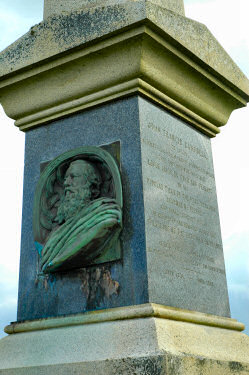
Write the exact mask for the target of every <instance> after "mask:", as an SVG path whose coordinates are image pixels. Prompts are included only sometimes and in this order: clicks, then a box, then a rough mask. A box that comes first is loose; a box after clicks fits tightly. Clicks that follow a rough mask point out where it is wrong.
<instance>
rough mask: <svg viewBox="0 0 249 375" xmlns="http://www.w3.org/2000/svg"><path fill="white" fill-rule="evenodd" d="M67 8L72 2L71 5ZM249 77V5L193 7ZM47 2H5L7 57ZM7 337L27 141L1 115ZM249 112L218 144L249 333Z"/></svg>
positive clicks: (234, 290)
mask: <svg viewBox="0 0 249 375" xmlns="http://www.w3.org/2000/svg"><path fill="white" fill-rule="evenodd" d="M65 1H66V0H65ZM185 11H186V15H187V17H189V18H193V19H195V20H197V21H200V22H202V23H204V24H206V25H207V26H208V27H209V29H210V30H211V32H212V33H213V34H214V35H215V37H216V38H217V39H218V40H219V42H220V43H221V44H222V46H223V47H224V48H225V49H226V50H227V52H228V53H229V54H230V56H231V57H232V58H233V59H234V61H235V62H236V63H237V64H238V65H239V66H240V68H241V69H242V70H243V71H244V73H245V74H246V75H247V76H248V77H249V24H248V14H249V1H248V0H236V1H235V0H185ZM42 13H43V0H0V50H2V49H4V48H5V47H6V46H8V45H9V44H10V43H12V42H13V41H15V40H16V39H17V38H18V37H20V36H21V35H23V34H24V33H25V32H27V31H28V30H29V28H30V27H31V26H32V25H34V24H36V23H38V22H40V21H41V20H42ZM0 122H1V131H2V133H1V134H2V136H1V137H0V154H1V160H2V162H1V163H0V173H1V195H0V207H1V212H0V226H1V251H0V337H1V336H3V327H4V326H5V325H6V324H8V323H9V322H10V321H14V320H16V299H17V283H18V265H19V248H20V231H21V201H22V173H23V172H22V171H23V155H24V134H23V133H21V132H20V131H19V130H18V129H17V128H15V126H14V125H13V121H12V120H11V119H9V118H7V117H6V115H5V114H4V112H3V110H2V109H1V108H0ZM248 139H249V109H247V108H245V109H241V110H237V111H235V112H234V113H233V114H232V116H231V118H230V120H229V122H228V124H227V125H226V126H225V127H224V128H223V129H222V132H221V134H220V135H218V137H217V138H216V139H214V140H213V141H212V145H213V154H214V166H215V175H216V184H217V194H218V202H219V209H220V220H221V230H222V236H223V244H224V253H225V259H226V268H227V279H228V287H229V295H230V304H231V312H232V317H234V318H236V319H238V320H240V321H242V322H244V323H245V324H246V325H247V330H246V332H247V333H248V334H249V194H248V192H249V147H248Z"/></svg>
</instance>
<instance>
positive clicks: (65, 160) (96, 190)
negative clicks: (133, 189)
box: [33, 146, 123, 273]
mask: <svg viewBox="0 0 249 375" xmlns="http://www.w3.org/2000/svg"><path fill="white" fill-rule="evenodd" d="M122 206H123V198H122V184H121V177H120V172H119V169H118V166H117V163H116V161H115V160H114V158H113V157H112V156H111V154H110V153H109V152H107V151H105V150H104V149H102V148H100V147H94V146H85V147H81V148H77V149H75V150H71V151H68V152H66V153H64V154H62V155H60V156H58V157H57V158H56V159H54V160H53V161H51V162H50V163H49V164H48V165H47V166H46V168H45V169H44V170H43V172H42V173H41V176H40V179H39V181H38V185H37V188H36V192H35V201H34V215H33V231H34V239H35V242H36V247H37V249H38V250H39V254H40V261H39V269H40V271H41V272H43V273H49V272H55V271H68V270H72V269H75V268H81V267H85V266H87V265H92V264H100V263H104V262H108V261H113V260H118V259H120V257H121V248H120V243H119V235H120V231H121V229H122Z"/></svg>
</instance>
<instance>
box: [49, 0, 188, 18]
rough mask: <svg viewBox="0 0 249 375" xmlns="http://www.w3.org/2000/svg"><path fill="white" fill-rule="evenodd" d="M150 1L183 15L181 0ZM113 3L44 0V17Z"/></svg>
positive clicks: (106, 1)
mask: <svg viewBox="0 0 249 375" xmlns="http://www.w3.org/2000/svg"><path fill="white" fill-rule="evenodd" d="M152 2H153V3H154V4H157V5H160V6H162V7H164V8H166V9H168V10H172V11H173V12H175V13H179V14H181V15H182V16H184V4H183V0H152ZM115 3H117V2H116V1H115V0H104V1H103V0H70V1H65V0H56V1H54V0H44V19H45V18H48V17H50V16H53V15H56V14H57V15H59V14H63V13H66V12H67V13H70V12H72V11H74V10H77V9H83V8H84V9H86V8H87V7H96V6H106V5H113V4H115ZM122 3H125V0H119V4H122Z"/></svg>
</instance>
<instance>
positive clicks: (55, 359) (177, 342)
mask: <svg viewBox="0 0 249 375" xmlns="http://www.w3.org/2000/svg"><path fill="white" fill-rule="evenodd" d="M241 329H243V325H241V324H239V323H237V322H236V321H235V320H233V319H228V318H220V317H215V316H212V315H208V314H201V313H196V312H191V311H186V310H181V309H174V308H169V307H165V306H161V305H155V304H147V305H139V306H133V307H125V308H116V309H111V310H103V311H98V312H91V313H85V314H78V315H74V316H68V317H65V318H63V317H62V318H54V319H51V318H50V319H43V320H37V321H32V322H26V323H20V324H17V325H15V326H10V327H7V328H6V331H7V332H9V333H11V334H10V335H9V336H8V337H6V338H4V339H2V340H1V342H0V350H1V355H2V357H1V374H3V375H5V374H6V375H7V374H11V375H12V374H13V375H16V374H18V375H19V374H20V375H22V374H28V375H29V374H32V375H33V374H37V375H38V374H39V375H40V374H43V375H47V374H65V375H69V374H74V375H80V374H85V373H86V374H89V375H90V374H101V375H102V374H103V375H104V374H108V375H116V374H127V375H128V374H135V375H140V374H143V375H145V374H146V375H147V374H148V375H176V374H177V375H178V374H179V375H189V374H191V375H192V374H193V375H199V374H202V375H211V374H212V375H214V374H215V375H233V374H235V373H236V374H239V375H246V374H248V371H249V364H248V354H249V348H248V336H247V335H244V334H241V333H240V332H239V331H240V330H241ZM13 331H14V332H18V333H13ZM10 358H11V359H10Z"/></svg>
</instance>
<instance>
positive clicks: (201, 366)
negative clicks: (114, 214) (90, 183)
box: [0, 0, 249, 375]
mask: <svg viewBox="0 0 249 375" xmlns="http://www.w3.org/2000/svg"><path fill="white" fill-rule="evenodd" d="M45 5H46V7H45V20H44V21H43V22H42V23H40V24H39V25H36V26H34V27H33V28H32V29H31V30H30V32H29V33H27V34H26V35H24V36H23V37H22V38H20V39H19V40H18V41H17V42H15V43H14V44H13V45H11V46H10V47H8V48H7V49H6V50H5V51H3V52H2V53H1V55H0V57H1V59H2V62H1V63H0V101H1V103H2V105H3V107H4V109H5V111H6V113H7V114H8V115H9V116H10V117H11V118H14V119H15V121H16V122H15V123H16V125H17V126H18V127H20V129H21V130H23V131H25V132H26V147H25V173H24V195H23V202H24V203H23V223H22V249H21V263H20V282H19V298H18V318H17V319H18V321H17V322H16V323H12V324H11V325H10V326H8V327H6V332H7V333H9V336H8V337H7V338H4V339H3V340H1V342H0V353H1V356H0V373H1V374H6V375H7V374H24V373H25V374H26V373H28V374H29V373H30V374H31V373H32V374H52V373H53V374H55V373H56V374H57V373H58V374H82V373H87V374H91V373H92V374H93V373H94V374H95V373H100V374H102V373H103V374H157V375H159V374H167V375H171V374H179V375H185V374H190V373H191V375H192V374H193V375H195V374H196V375H197V374H203V375H209V374H215V375H230V374H231V375H232V374H233V373H235V372H236V373H238V374H241V375H244V374H247V373H248V372H249V363H248V358H249V356H248V354H249V353H248V347H249V339H248V336H246V335H243V334H242V333H241V331H242V330H243V329H244V326H243V324H241V323H238V322H236V321H235V320H233V319H231V318H230V310H229V301H228V294H227V284H226V276H225V266H224V258H223V250H222V241H221V235H220V226H219V216H218V207H217V200H216V190H215V181H214V173H213V165H212V153H211V146H210V137H214V136H215V135H216V134H217V133H219V131H220V130H219V128H220V127H221V126H222V125H225V123H226V122H227V120H228V118H229V116H230V114H231V112H232V111H233V110H234V109H236V108H240V107H242V106H244V105H246V103H247V101H248V100H249V82H248V80H247V79H246V77H245V76H244V75H243V73H242V72H241V71H240V70H239V68H238V67H237V66H236V65H235V64H234V63H233V61H232V60H231V59H230V57H229V56H228V55H227V54H226V53H225V51H224V50H223V49H222V47H221V46H220V45H219V44H218V42H217V41H216V40H215V39H214V37H213V36H212V35H211V34H210V32H209V31H208V30H207V29H206V27H205V26H203V25H201V24H199V23H197V22H195V21H192V20H189V19H187V18H185V17H184V11H183V4H182V2H181V1H179V2H173V1H167V2H166V3H165V4H161V3H159V2H154V1H153V2H149V1H136V2H133V1H124V2H120V3H118V4H116V3H114V2H108V3H105V5H103V4H102V3H100V2H89V3H88V4H85V3H84V7H80V8H79V7H78V6H79V5H80V1H75V2H74V5H75V7H74V8H73V11H72V12H68V10H69V9H68V5H67V6H65V4H64V3H63V2H62V1H60V2H58V3H57V5H56V6H54V4H53V3H52V2H51V1H49V0H47V2H46V3H45ZM60 7H62V8H63V9H61V10H63V12H62V13H61V12H60V11H59V9H60ZM84 146H94V147H99V148H100V149H102V150H105V151H107V152H108V153H109V154H110V155H111V156H112V158H114V159H115V162H116V163H117V168H119V170H120V174H121V179H122V186H123V209H122V210H123V211H122V214H123V223H122V225H123V230H122V233H121V236H120V248H119V252H118V256H116V257H113V258H111V257H109V258H108V259H107V258H104V257H103V258H100V259H102V260H101V261H100V260H99V259H96V262H94V263H92V264H91V265H90V266H86V267H79V268H77V269H76V270H74V271H73V272H71V271H70V272H55V273H48V274H46V275H44V274H43V275H41V272H40V269H39V255H38V252H37V249H38V250H39V246H38V247H37V243H35V240H34V236H33V230H32V216H33V205H34V198H35V189H36V185H37V183H38V181H39V178H40V174H41V173H42V171H43V170H44V168H45V167H46V165H47V163H48V162H50V161H52V160H54V159H55V158H57V157H58V156H59V155H61V154H64V153H65V152H68V151H69V150H74V149H76V148H79V147H84ZM114 159H113V160H114Z"/></svg>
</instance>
